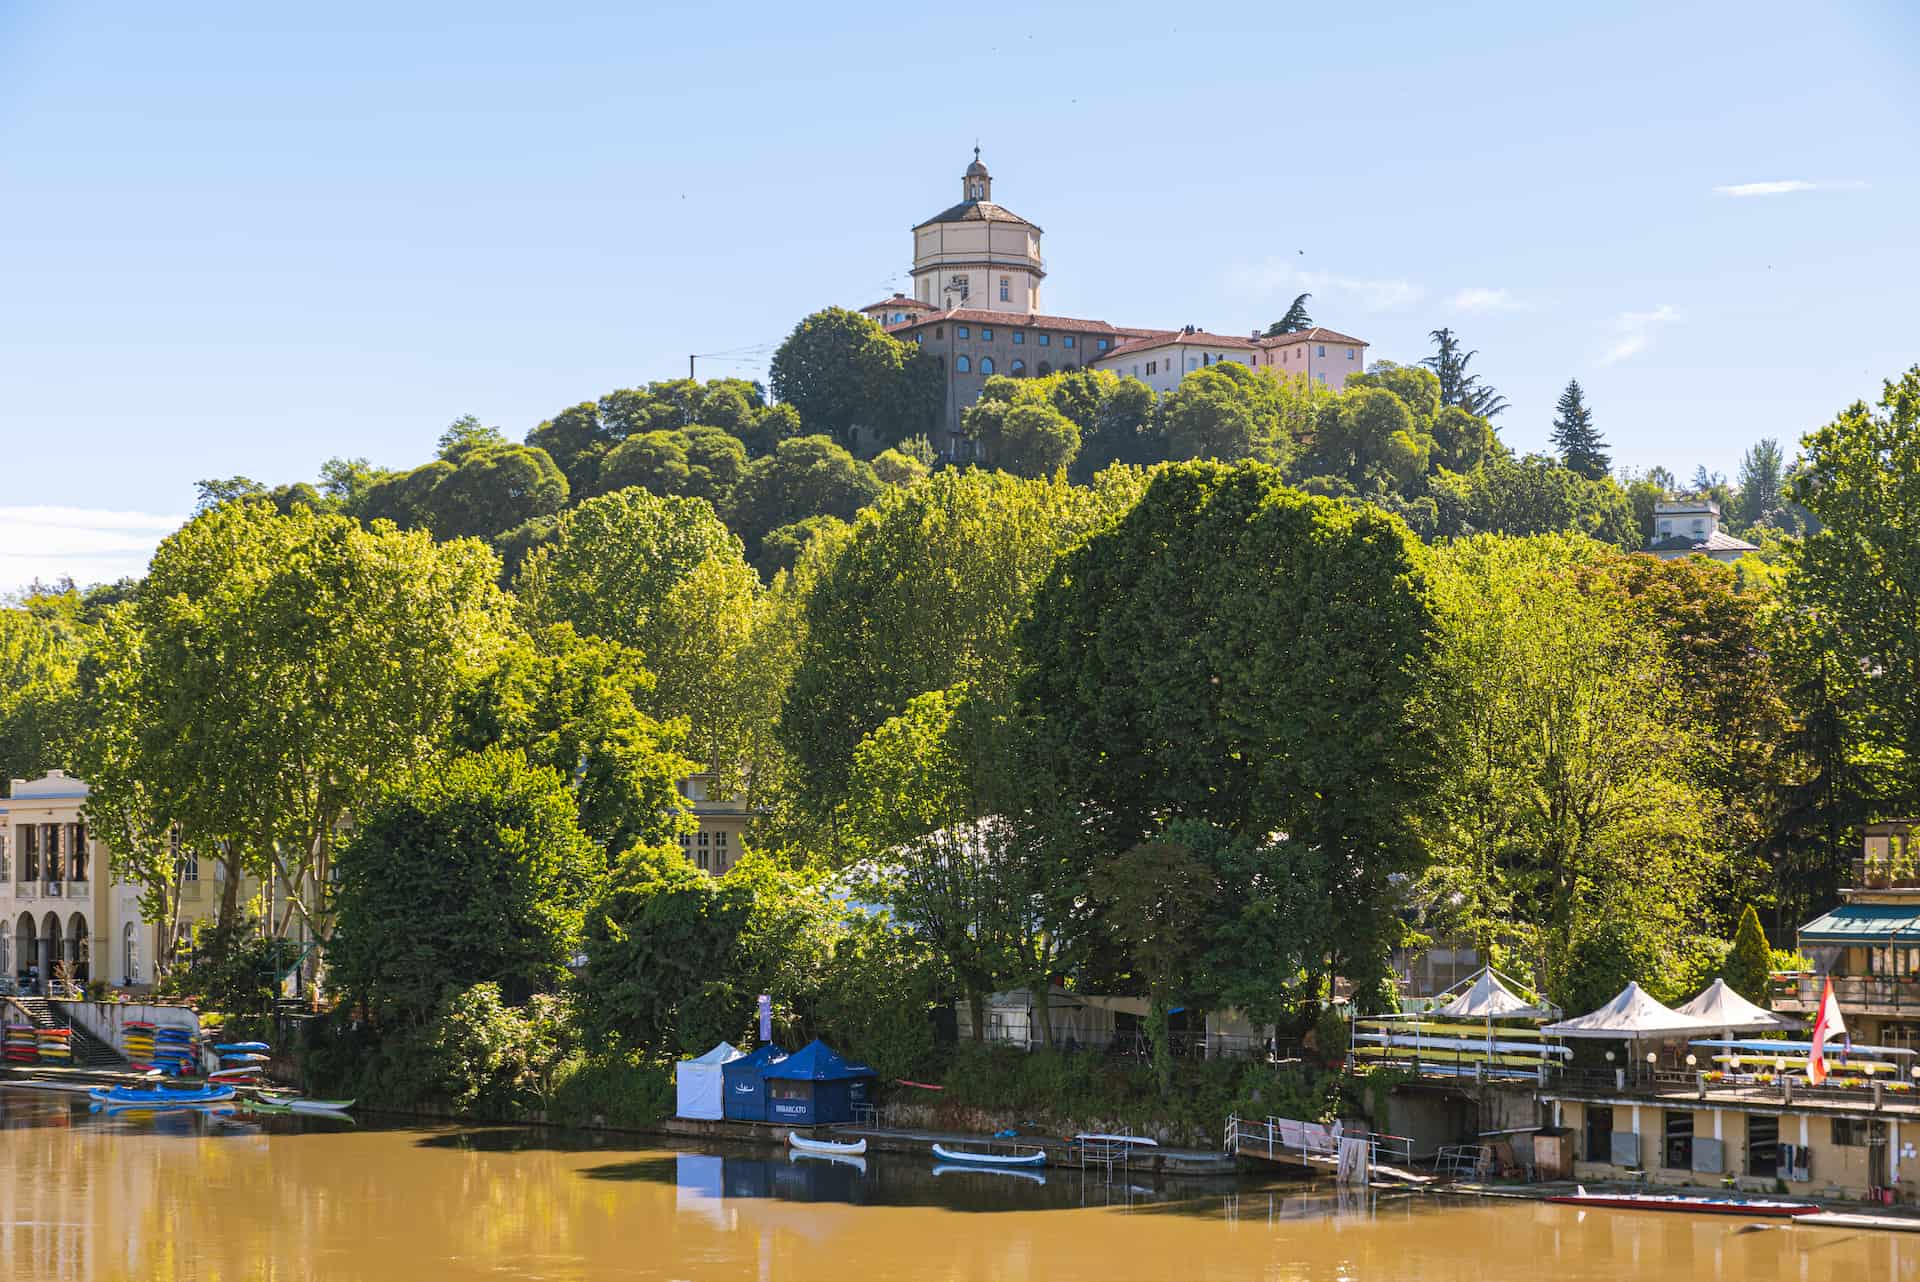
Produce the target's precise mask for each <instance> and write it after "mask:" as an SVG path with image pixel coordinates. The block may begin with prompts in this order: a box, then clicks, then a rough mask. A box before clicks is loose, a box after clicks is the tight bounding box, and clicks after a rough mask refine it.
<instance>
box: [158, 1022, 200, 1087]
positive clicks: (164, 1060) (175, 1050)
mask: <svg viewBox="0 0 1920 1282" xmlns="http://www.w3.org/2000/svg"><path fill="white" fill-rule="evenodd" d="M153 1066H154V1067H155V1068H157V1069H159V1070H160V1071H161V1072H163V1073H169V1074H171V1075H173V1076H174V1077H181V1076H184V1075H187V1074H190V1073H197V1071H198V1069H199V1067H200V1048H199V1046H198V1045H197V1044H196V1043H195V1041H194V1038H193V1034H192V1033H191V1032H190V1031H188V1030H187V1029H184V1028H156V1029H154V1030H153Z"/></svg>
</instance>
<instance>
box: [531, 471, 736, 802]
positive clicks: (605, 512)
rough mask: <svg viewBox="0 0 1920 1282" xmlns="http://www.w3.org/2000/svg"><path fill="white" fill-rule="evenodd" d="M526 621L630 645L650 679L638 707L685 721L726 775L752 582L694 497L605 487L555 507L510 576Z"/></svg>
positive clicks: (697, 748) (732, 772)
mask: <svg viewBox="0 0 1920 1282" xmlns="http://www.w3.org/2000/svg"><path fill="white" fill-rule="evenodd" d="M516 591H517V593H518V595H519V598H520V604H521V607H522V611H523V613H524V614H525V615H526V617H527V618H528V619H529V620H531V621H533V622H534V623H535V624H536V625H552V624H556V623H567V624H571V625H572V626H573V627H574V629H575V630H576V631H578V632H580V633H583V634H586V635H589V636H595V637H603V638H606V639H608V640H611V641H615V642H618V643H619V644H621V645H624V646H630V647H632V648H633V649H635V650H637V651H639V653H640V655H641V658H642V660H643V662H644V663H645V664H646V666H647V668H648V669H649V670H650V671H651V672H652V673H653V676H654V685H653V688H652V690H651V691H650V692H649V693H647V694H646V695H645V696H644V697H643V699H642V701H641V706H642V709H643V710H644V711H646V712H649V713H651V714H652V715H653V716H655V717H657V718H660V719H661V720H667V719H670V718H673V717H680V716H684V717H686V718H687V719H688V722H689V726H690V735H689V737H688V740H687V745H686V746H687V749H688V751H689V754H690V755H691V756H693V757H694V758H695V759H696V760H698V761H699V762H701V763H703V764H704V765H706V766H707V767H708V768H710V769H718V770H721V771H722V772H723V773H725V774H727V776H728V777H729V778H730V779H731V778H736V777H737V775H738V771H739V769H740V763H739V762H738V761H737V760H736V759H735V758H734V757H733V756H732V755H731V754H732V744H733V741H734V738H735V736H736V734H737V733H738V732H739V730H740V723H741V719H742V717H743V716H745V715H747V714H746V713H745V712H743V708H744V707H745V706H747V705H746V704H744V703H743V699H744V698H745V697H746V696H745V693H744V687H743V678H742V676H741V668H740V665H739V655H740V652H741V650H742V647H743V646H744V645H745V644H746V643H747V639H748V638H749V637H750V635H751V634H752V631H753V628H754V626H755V620H756V618H757V616H758V611H759V596H760V580H759V577H758V576H757V575H756V574H755V573H754V570H753V567H751V566H749V565H748V564H747V563H746V561H745V560H744V558H743V557H742V555H741V547H740V541H739V540H738V539H737V538H735V537H734V536H733V535H732V534H731V533H729V532H728V531H727V528H726V527H725V526H724V525H722V524H721V523H720V519H719V518H718V517H717V516H715V515H714V512H713V509H712V507H710V506H709V505H708V504H707V503H706V501H705V500H703V499H692V498H673V497H665V498H663V497H661V496H659V495H655V494H652V493H649V492H648V491H646V490H643V489H639V488H637V487H636V488H630V489H625V490H616V491H614V492H613V493H612V494H603V495H600V496H599V497H597V498H592V499H589V500H587V501H586V502H585V503H582V504H581V505H580V506H579V507H577V508H574V509H573V510H572V511H570V512H567V513H565V514H564V515H562V516H561V518H560V522H559V525H558V526H557V527H556V529H555V530H554V534H553V538H552V539H551V540H550V541H549V542H548V543H546V544H545V545H544V546H542V547H539V548H537V549H535V550H534V551H533V552H532V553H530V554H529V555H528V556H527V559H526V562H525V564H524V565H523V566H522V568H521V571H520V577H519V579H518V580H517V581H516Z"/></svg>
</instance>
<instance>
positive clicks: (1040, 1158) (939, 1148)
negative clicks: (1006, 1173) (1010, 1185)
mask: <svg viewBox="0 0 1920 1282" xmlns="http://www.w3.org/2000/svg"><path fill="white" fill-rule="evenodd" d="M933 1155H934V1156H935V1157H937V1158H939V1159H940V1160H941V1161H943V1162H962V1163H966V1164H968V1165H971V1166H999V1167H1005V1166H1045V1165H1046V1164H1047V1151H1046V1150H1045V1149H1043V1148H1036V1149H1033V1150H1032V1151H1030V1152H1026V1153H991V1152H988V1153H982V1152H980V1151H978V1150H976V1149H967V1148H948V1147H947V1146H946V1145H944V1144H935V1145H934V1146H933Z"/></svg>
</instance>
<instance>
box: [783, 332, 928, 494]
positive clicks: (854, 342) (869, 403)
mask: <svg viewBox="0 0 1920 1282" xmlns="http://www.w3.org/2000/svg"><path fill="white" fill-rule="evenodd" d="M771 372H772V379H773V394H774V396H775V397H776V398H778V399H779V400H781V401H784V402H786V403H787V404H789V405H792V406H793V407H794V409H796V410H798V411H799V413H800V421H801V422H802V423H803V424H804V425H805V427H806V430H807V431H809V432H819V433H824V434H826V435H828V436H831V437H832V438H833V439H834V440H836V441H838V442H840V443H841V444H842V445H845V446H847V447H848V448H850V449H857V450H860V451H861V452H863V453H877V452H878V451H879V450H881V449H884V448H885V447H887V446H889V445H891V444H893V443H894V442H896V441H898V440H900V439H901V438H902V437H905V436H913V435H915V434H917V433H921V432H925V431H927V430H929V429H930V428H931V427H932V425H933V421H934V416H935V415H936V414H937V412H938V410H939V406H940V398H941V395H942V393H943V392H944V387H943V385H942V383H943V380H942V379H941V377H940V371H939V368H938V367H937V366H936V365H935V364H934V361H933V358H932V357H931V356H930V355H928V354H926V353H924V352H922V351H921V350H920V348H919V347H918V345H917V344H913V343H902V342H900V341H899V340H898V339H895V338H893V337H891V336H890V335H889V334H887V332H886V331H885V330H883V329H881V328H880V326H879V325H877V324H875V323H874V322H873V321H872V320H871V319H870V318H868V317H866V316H862V315H860V314H859V313H858V312H850V311H847V310H846V309H845V308H840V307H829V308H826V309H825V310H824V311H818V312H815V313H814V314H813V315H811V316H809V317H807V318H806V319H804V320H802V321H801V322H800V323H799V324H798V325H797V326H795V327H794V330H793V333H791V334H789V335H788V336H787V337H786V339H785V341H783V342H782V343H781V344H780V346H779V348H778V349H777V350H776V351H775V352H774V354H773V367H772V371H771ZM869 447H871V448H869ZM780 524H785V522H780Z"/></svg>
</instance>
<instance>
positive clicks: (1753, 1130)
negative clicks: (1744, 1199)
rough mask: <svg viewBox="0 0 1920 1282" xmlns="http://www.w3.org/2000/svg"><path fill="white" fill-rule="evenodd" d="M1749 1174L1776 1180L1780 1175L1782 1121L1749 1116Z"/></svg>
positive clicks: (1753, 1114)
mask: <svg viewBox="0 0 1920 1282" xmlns="http://www.w3.org/2000/svg"><path fill="white" fill-rule="evenodd" d="M1747 1174H1748V1175H1759V1176H1763V1177H1765V1178H1767V1179H1770V1180H1771V1179H1776V1178H1778V1177H1779V1174H1780V1119H1779V1118H1777V1117H1762V1116H1760V1115H1759V1114H1758V1113H1750V1114H1748V1115H1747Z"/></svg>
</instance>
